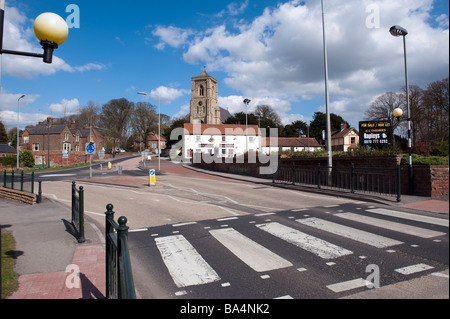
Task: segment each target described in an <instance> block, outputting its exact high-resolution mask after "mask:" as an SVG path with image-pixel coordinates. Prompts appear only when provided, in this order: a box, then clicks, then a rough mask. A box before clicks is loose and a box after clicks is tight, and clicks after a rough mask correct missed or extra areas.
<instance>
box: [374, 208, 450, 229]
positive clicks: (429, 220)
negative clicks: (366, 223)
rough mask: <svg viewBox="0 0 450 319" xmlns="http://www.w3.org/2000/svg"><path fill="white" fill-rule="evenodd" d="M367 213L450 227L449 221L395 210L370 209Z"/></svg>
mask: <svg viewBox="0 0 450 319" xmlns="http://www.w3.org/2000/svg"><path fill="white" fill-rule="evenodd" d="M367 211H368V212H370V213H375V214H380V215H385V216H393V217H399V218H404V219H409V220H414V221H418V222H423V223H428V224H433V225H439V226H447V227H449V222H448V219H442V218H436V217H430V216H423V215H416V214H409V213H403V212H398V211H395V210H389V209H384V208H376V209H368V210H367Z"/></svg>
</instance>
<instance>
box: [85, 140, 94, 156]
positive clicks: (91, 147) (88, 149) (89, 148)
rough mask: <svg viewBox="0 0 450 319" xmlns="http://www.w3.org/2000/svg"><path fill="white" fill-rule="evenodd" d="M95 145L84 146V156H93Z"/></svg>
mask: <svg viewBox="0 0 450 319" xmlns="http://www.w3.org/2000/svg"><path fill="white" fill-rule="evenodd" d="M95 149H96V147H95V143H88V144H86V154H89V155H93V154H95Z"/></svg>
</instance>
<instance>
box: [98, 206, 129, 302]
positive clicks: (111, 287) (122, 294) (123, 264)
mask: <svg viewBox="0 0 450 319" xmlns="http://www.w3.org/2000/svg"><path fill="white" fill-rule="evenodd" d="M106 209H107V211H106V213H105V214H106V222H105V225H106V233H105V239H106V299H136V292H135V289H134V281H133V272H132V270H131V260H130V252H129V250H128V228H129V227H128V226H126V224H127V218H126V217H120V218H119V219H118V223H116V222H115V221H114V211H113V209H114V207H113V205H111V204H108V205H107V206H106Z"/></svg>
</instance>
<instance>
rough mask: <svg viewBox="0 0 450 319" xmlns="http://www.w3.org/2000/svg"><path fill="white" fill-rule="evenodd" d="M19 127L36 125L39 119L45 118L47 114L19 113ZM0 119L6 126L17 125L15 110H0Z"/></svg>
mask: <svg viewBox="0 0 450 319" xmlns="http://www.w3.org/2000/svg"><path fill="white" fill-rule="evenodd" d="M19 117H20V119H19V121H20V123H19V128H21V129H24V128H25V127H26V126H28V125H36V124H37V123H39V121H40V120H45V119H46V118H47V117H48V115H46V114H43V113H22V112H21V113H20V115H19ZM0 120H1V121H2V122H3V124H5V126H7V127H8V129H10V128H12V127H17V112H16V111H9V110H6V111H0Z"/></svg>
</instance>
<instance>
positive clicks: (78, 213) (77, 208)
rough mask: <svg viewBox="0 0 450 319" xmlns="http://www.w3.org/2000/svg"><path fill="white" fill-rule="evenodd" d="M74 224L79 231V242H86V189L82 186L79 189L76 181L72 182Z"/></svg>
mask: <svg viewBox="0 0 450 319" xmlns="http://www.w3.org/2000/svg"><path fill="white" fill-rule="evenodd" d="M72 225H73V227H75V229H76V231H77V237H78V242H79V243H84V242H85V241H86V239H85V238H84V189H83V186H80V188H79V189H77V186H76V184H75V182H72Z"/></svg>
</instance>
